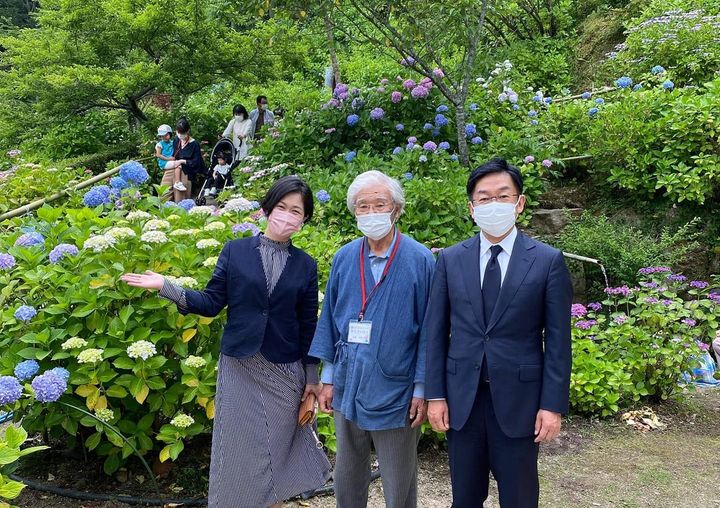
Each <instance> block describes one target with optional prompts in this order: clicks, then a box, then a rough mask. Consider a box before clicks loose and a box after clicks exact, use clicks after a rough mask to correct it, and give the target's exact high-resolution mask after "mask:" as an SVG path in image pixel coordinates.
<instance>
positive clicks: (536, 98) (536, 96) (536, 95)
mask: <svg viewBox="0 0 720 508" xmlns="http://www.w3.org/2000/svg"><path fill="white" fill-rule="evenodd" d="M532 100H534V101H535V102H540V101H542V95H538V94H535V95H533V98H532Z"/></svg>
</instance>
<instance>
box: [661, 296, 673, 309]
mask: <svg viewBox="0 0 720 508" xmlns="http://www.w3.org/2000/svg"><path fill="white" fill-rule="evenodd" d="M660 303H662V304H663V305H664V306H665V307H669V306H670V305H672V304H673V301H672V300H669V299H667V298H665V299H664V300H662V301H661V302H660Z"/></svg>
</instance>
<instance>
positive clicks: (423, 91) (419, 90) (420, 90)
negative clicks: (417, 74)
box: [410, 85, 430, 99]
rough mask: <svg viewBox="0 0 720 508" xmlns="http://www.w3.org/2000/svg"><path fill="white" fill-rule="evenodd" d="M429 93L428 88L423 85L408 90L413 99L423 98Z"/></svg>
mask: <svg viewBox="0 0 720 508" xmlns="http://www.w3.org/2000/svg"><path fill="white" fill-rule="evenodd" d="M429 94H430V90H429V89H428V88H427V87H426V86H423V85H420V86H416V87H415V88H413V89H412V90H411V91H410V95H411V96H412V98H413V99H424V98H425V97H427V96H428V95H429Z"/></svg>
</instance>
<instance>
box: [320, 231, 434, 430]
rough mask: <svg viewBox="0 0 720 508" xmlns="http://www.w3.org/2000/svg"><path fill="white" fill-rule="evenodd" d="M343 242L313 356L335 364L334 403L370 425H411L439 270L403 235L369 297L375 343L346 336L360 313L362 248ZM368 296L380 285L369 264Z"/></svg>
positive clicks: (357, 243)
mask: <svg viewBox="0 0 720 508" xmlns="http://www.w3.org/2000/svg"><path fill="white" fill-rule="evenodd" d="M363 241H364V239H358V240H354V241H352V242H350V243H349V244H347V245H345V246H344V247H342V248H341V249H340V250H339V251H338V252H337V254H336V255H335V259H334V260H333V264H332V270H331V272H330V279H329V280H328V284H327V289H326V290H325V301H324V302H323V308H322V313H321V315H320V322H319V323H318V328H317V331H316V332H315V338H314V339H313V342H312V346H311V347H310V354H311V355H313V356H315V357H318V358H320V359H322V360H324V361H326V362H329V363H333V364H334V365H333V408H334V409H335V410H337V411H339V412H340V413H342V415H343V416H344V417H345V418H347V419H348V420H351V421H354V422H355V423H356V424H357V425H358V427H360V428H361V429H364V430H387V429H394V428H400V427H405V426H406V425H407V424H408V410H409V405H410V400H411V398H412V395H413V385H414V384H415V383H424V382H425V339H424V335H423V334H422V333H421V328H422V322H423V319H424V317H425V308H426V306H427V301H428V297H429V294H430V284H431V281H432V276H433V271H434V269H435V258H434V257H433V255H432V254H431V253H430V251H429V250H428V249H427V248H426V247H424V246H423V245H421V244H419V243H418V242H416V241H415V240H413V239H412V238H409V237H407V236H404V235H403V237H402V239H401V240H400V246H399V248H398V251H397V255H396V258H395V260H394V262H393V264H392V266H391V268H390V271H389V273H388V276H387V278H386V279H385V282H384V283H383V284H382V285H381V286H380V287H379V288H378V290H377V291H376V292H375V295H374V296H373V297H372V299H371V300H370V303H369V304H368V308H367V310H366V312H365V320H366V321H371V322H372V336H371V339H370V344H353V343H349V342H348V341H347V336H348V326H349V322H350V320H357V318H358V312H359V310H360V300H361V296H360V268H359V260H360V245H361V242H363ZM365 284H366V286H367V291H368V294H369V293H370V291H372V288H373V286H374V285H375V282H374V279H373V275H372V271H371V268H370V263H366V264H365Z"/></svg>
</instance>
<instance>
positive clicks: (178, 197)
mask: <svg viewBox="0 0 720 508" xmlns="http://www.w3.org/2000/svg"><path fill="white" fill-rule="evenodd" d="M180 181H181V182H182V183H183V184H185V187H187V190H186V191H179V190H176V189H173V188H172V186H173V183H175V170H174V169H166V170H165V171H164V172H163V177H162V180H161V181H160V185H163V186H165V185H167V186H168V187H170V190H168V191H167V192H166V193H165V195H163V199H166V200H167V199H169V200H171V201H175V202H176V203H179V202H180V201H182V200H183V199H190V195H191V191H192V184H191V183H190V180H188V177H187V175H186V174H185V172H184V171H182V170H181V171H180Z"/></svg>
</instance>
